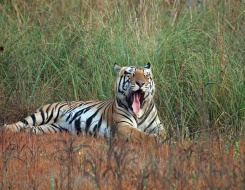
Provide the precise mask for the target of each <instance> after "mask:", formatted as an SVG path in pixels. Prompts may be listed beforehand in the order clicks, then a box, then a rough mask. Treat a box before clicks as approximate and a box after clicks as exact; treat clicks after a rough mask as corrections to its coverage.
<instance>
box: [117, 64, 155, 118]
mask: <svg viewBox="0 0 245 190" xmlns="http://www.w3.org/2000/svg"><path fill="white" fill-rule="evenodd" d="M114 69H115V71H116V72H117V73H118V77H117V81H116V101H117V105H118V106H119V107H122V108H124V109H126V110H128V111H129V112H130V113H132V114H135V115H136V116H137V117H141V116H142V115H143V114H144V112H145V108H146V107H147V106H148V104H149V102H151V101H152V99H153V96H154V91H155V86H154V81H153V79H152V71H151V64H150V63H147V64H146V65H145V66H144V67H135V66H129V67H120V66H118V65H117V64H115V65H114Z"/></svg>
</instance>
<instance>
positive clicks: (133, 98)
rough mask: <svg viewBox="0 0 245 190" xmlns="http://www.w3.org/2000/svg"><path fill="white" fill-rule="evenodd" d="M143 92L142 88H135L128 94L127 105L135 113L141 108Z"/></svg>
mask: <svg viewBox="0 0 245 190" xmlns="http://www.w3.org/2000/svg"><path fill="white" fill-rule="evenodd" d="M144 94H145V93H144V92H143V91H142V90H137V91H134V92H132V93H131V94H130V98H129V105H130V108H131V109H132V110H133V112H134V113H135V114H137V113H138V112H139V110H140V108H141V105H142V102H143V98H144Z"/></svg>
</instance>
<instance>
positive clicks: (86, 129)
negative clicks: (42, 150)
mask: <svg viewBox="0 0 245 190" xmlns="http://www.w3.org/2000/svg"><path fill="white" fill-rule="evenodd" d="M112 104H113V100H108V101H73V102H57V103H53V104H47V105H44V106H43V107H41V108H39V109H38V110H37V111H36V112H35V113H33V114H31V115H30V116H28V117H26V118H25V119H24V120H23V121H19V122H17V123H15V124H12V125H8V126H6V127H8V128H9V129H10V130H12V131H21V130H28V131H30V132H32V133H34V134H41V133H59V132H71V133H75V134H90V135H95V136H96V135H103V136H107V137H109V136H110V133H111V130H110V126H111V121H112V119H105V118H110V117H112V116H111V113H112V111H111V109H112Z"/></svg>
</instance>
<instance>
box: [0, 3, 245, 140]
mask: <svg viewBox="0 0 245 190" xmlns="http://www.w3.org/2000/svg"><path fill="white" fill-rule="evenodd" d="M166 2H167V1H161V0H157V1H136V0H133V1H126V0H123V1H113V0H106V1H95V0H93V1H85V0H83V1H78V0H69V1H60V2H58V1H52V0H44V1H38V0H33V1H24V2H23V1H20V0H13V1H1V3H0V10H1V13H2V14H1V17H0V33H1V36H0V43H1V44H0V45H1V47H2V50H3V51H1V52H0V67H1V70H0V77H1V78H0V81H1V82H0V89H1V91H0V97H1V98H0V106H1V109H0V114H1V120H2V123H5V122H13V121H14V120H15V119H18V118H19V117H23V116H25V114H27V113H31V112H33V111H34V110H35V109H36V108H38V107H39V106H41V105H43V104H45V103H51V102H54V101H66V100H88V99H99V100H106V99H109V98H113V97H114V89H113V88H114V81H115V78H116V75H115V74H114V71H113V64H114V63H115V62H117V63H119V64H121V65H145V64H146V63H147V62H149V61H150V62H151V63H152V64H153V72H154V76H155V82H156V88H157V94H156V103H157V105H158V109H159V114H160V117H161V120H162V122H163V123H164V125H165V126H166V127H167V128H168V129H169V131H170V135H172V136H173V135H179V136H180V137H184V136H186V137H189V136H190V135H191V136H192V137H194V138H199V137H200V135H201V134H202V133H207V132H208V133H211V134H218V135H221V134H225V135H226V136H229V137H231V138H240V137H241V135H244V126H245V121H244V119H245V61H244V47H245V46H244V28H245V20H244V6H243V4H242V2H240V1H228V0H224V1H216V2H215V3H214V2H213V1H204V2H205V3H204V4H203V5H201V6H198V5H196V6H191V7H189V6H187V5H186V4H184V3H183V2H184V1H169V3H170V4H168V3H166Z"/></svg>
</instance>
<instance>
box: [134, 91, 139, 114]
mask: <svg viewBox="0 0 245 190" xmlns="http://www.w3.org/2000/svg"><path fill="white" fill-rule="evenodd" d="M132 108H133V112H134V113H135V114H137V113H138V112H139V110H140V95H139V93H134V94H133V104H132Z"/></svg>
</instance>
